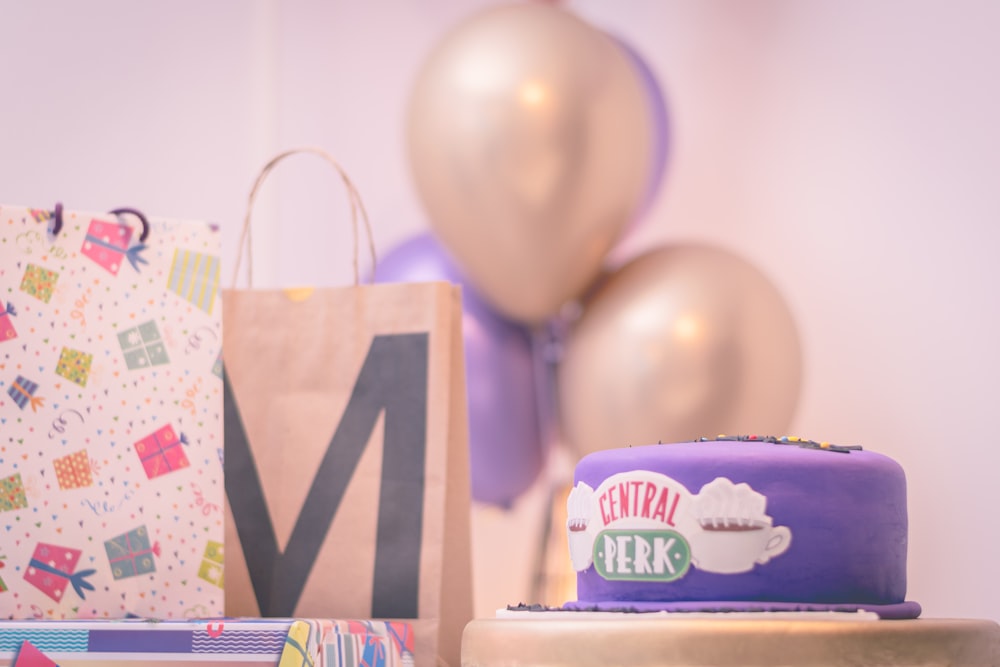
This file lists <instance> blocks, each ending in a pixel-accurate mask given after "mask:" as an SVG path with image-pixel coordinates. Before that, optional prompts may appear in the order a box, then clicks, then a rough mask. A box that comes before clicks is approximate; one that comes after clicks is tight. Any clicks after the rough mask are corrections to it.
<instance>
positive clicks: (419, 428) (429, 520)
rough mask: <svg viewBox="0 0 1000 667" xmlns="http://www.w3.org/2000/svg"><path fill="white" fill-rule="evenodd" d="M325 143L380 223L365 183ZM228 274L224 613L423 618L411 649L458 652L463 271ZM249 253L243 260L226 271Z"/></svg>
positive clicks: (464, 548) (462, 552) (446, 656)
mask: <svg viewBox="0 0 1000 667" xmlns="http://www.w3.org/2000/svg"><path fill="white" fill-rule="evenodd" d="M297 153H312V154H316V155H319V156H320V157H323V158H324V159H325V160H326V161H327V162H329V163H330V164H331V165H333V167H334V168H335V169H337V171H338V173H339V175H340V178H341V180H342V181H343V183H344V184H345V186H346V187H347V190H348V193H349V195H350V201H351V208H352V220H353V222H354V227H355V244H356V245H357V214H358V213H359V212H360V214H361V217H362V219H363V221H364V223H365V228H366V230H367V231H368V239H369V247H370V248H372V256H373V257H374V249H373V244H372V241H371V230H370V228H369V227H368V221H367V217H366V216H365V213H364V208H363V206H362V204H361V200H360V197H359V196H358V194H357V191H356V189H355V188H354V186H353V185H352V184H351V182H350V180H349V179H348V177H347V175H346V174H345V172H344V171H343V170H342V169H341V167H340V166H338V165H337V163H336V162H335V161H334V160H333V159H332V158H331V157H330V156H329V155H328V154H327V153H325V152H323V151H322V150H320V149H315V148H304V149H296V150H292V151H288V152H285V153H282V154H280V155H278V156H277V157H275V158H274V159H273V160H272V161H271V162H270V163H268V164H267V166H265V167H264V169H263V170H262V172H261V174H260V176H259V177H258V179H257V182H256V184H255V185H254V187H253V190H252V191H251V194H250V201H249V204H248V207H247V217H246V220H245V222H244V230H243V237H242V238H241V241H240V253H241V254H242V252H243V250H244V249H245V248H246V247H248V232H249V226H250V213H251V210H252V208H253V201H254V198H255V196H256V193H257V190H258V188H259V187H260V185H261V183H262V182H263V180H264V178H265V177H266V176H267V174H268V173H269V172H270V171H271V170H272V169H273V168H274V166H275V165H276V164H277V163H278V162H279V161H280V160H282V159H284V158H286V157H288V156H289V155H293V154H297ZM356 258H357V251H356V250H355V285H354V286H351V287H339V288H319V289H315V290H311V291H309V290H301V289H298V290H289V291H284V290H265V289H229V290H225V291H224V292H223V296H222V303H223V322H224V329H223V331H224V338H223V356H224V366H225V375H226V377H225V396H224V400H225V415H224V416H225V475H226V495H227V509H226V519H227V525H226V549H225V573H226V574H225V576H226V613H227V614H228V615H233V616H257V615H261V616H265V617H275V616H280V617H287V616H296V617H319V618H385V619H396V620H403V621H407V622H410V623H412V624H413V626H414V630H415V637H416V642H415V654H416V664H417V665H434V664H437V663H444V664H450V665H459V664H460V646H461V633H462V630H463V629H464V627H465V624H466V623H467V622H468V621H469V620H471V618H472V593H471V589H472V583H471V582H472V578H471V561H470V545H469V463H468V420H467V414H466V393H465V369H464V359H463V351H462V350H463V347H462V335H461V301H460V293H459V288H458V287H457V286H454V285H451V284H448V283H422V284H416V283H410V284H403V283H400V284H380V285H358V284H357V259H356ZM238 271H239V262H237V266H236V270H235V271H234V276H233V284H235V282H236V276H237V275H238Z"/></svg>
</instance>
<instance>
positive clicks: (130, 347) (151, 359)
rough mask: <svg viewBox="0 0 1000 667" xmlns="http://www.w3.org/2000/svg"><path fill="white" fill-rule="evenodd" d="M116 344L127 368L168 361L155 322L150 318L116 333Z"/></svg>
mask: <svg viewBox="0 0 1000 667" xmlns="http://www.w3.org/2000/svg"><path fill="white" fill-rule="evenodd" d="M118 344H119V345H120V346H121V348H122V353H123V354H124V355H125V365H126V366H128V368H129V370H135V369H136V368H148V367H149V366H162V365H163V364H167V363H170V358H169V357H168V356H167V346H166V345H164V344H163V340H162V338H161V337H160V330H159V329H158V328H157V327H156V322H154V321H153V320H150V321H148V322H143V323H142V324H140V325H139V326H137V327H132V328H131V329H126V330H125V331H122V332H121V333H119V334H118Z"/></svg>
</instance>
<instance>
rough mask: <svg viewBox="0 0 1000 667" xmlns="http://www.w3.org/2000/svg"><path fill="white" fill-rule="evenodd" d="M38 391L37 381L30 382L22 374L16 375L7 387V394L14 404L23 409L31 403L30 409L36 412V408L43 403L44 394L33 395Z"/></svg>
mask: <svg viewBox="0 0 1000 667" xmlns="http://www.w3.org/2000/svg"><path fill="white" fill-rule="evenodd" d="M36 391H38V383H36V382H32V381H31V380H29V379H28V378H26V377H24V376H23V375H18V376H17V377H16V378H15V379H14V382H13V383H11V385H10V386H9V387H7V395H8V396H10V397H11V398H12V399H13V400H14V404H15V405H16V406H17V407H19V408H21V409H22V410H24V409H25V408H26V407H27V406H28V405H31V411H32V412H37V411H38V408H40V407H42V405H43V404H44V403H45V397H44V396H35V392H36Z"/></svg>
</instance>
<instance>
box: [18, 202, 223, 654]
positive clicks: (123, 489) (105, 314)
mask: <svg viewBox="0 0 1000 667" xmlns="http://www.w3.org/2000/svg"><path fill="white" fill-rule="evenodd" d="M48 215H49V214H48V212H45V211H41V212H40V216H32V215H31V214H30V212H29V210H28V209H27V208H24V207H12V206H4V207H2V211H0V247H3V248H5V249H6V250H4V251H0V255H3V256H4V258H5V259H4V260H0V364H4V363H6V370H3V369H0V418H4V419H5V420H6V421H4V423H3V424H2V425H0V445H3V444H6V445H7V453H6V454H5V453H3V452H0V459H2V461H0V557H2V556H6V557H7V560H6V561H0V562H5V563H6V567H5V568H4V569H0V575H2V577H3V580H4V583H5V584H6V587H7V588H9V590H8V591H7V592H0V618H8V617H10V618H30V617H32V616H43V617H46V618H52V619H72V618H91V617H110V618H117V617H121V616H122V615H124V614H126V613H134V614H138V615H140V616H150V617H156V618H183V617H188V616H190V615H191V610H193V609H200V610H202V611H200V612H198V613H199V615H200V616H202V617H213V616H221V615H222V614H223V613H224V612H225V609H224V605H223V600H224V589H223V588H221V587H220V586H218V585H214V584H212V585H210V583H209V582H207V581H206V580H204V579H202V578H199V577H198V573H199V567H200V566H201V565H202V561H203V554H204V553H205V549H206V543H207V542H208V540H214V541H216V542H218V543H220V544H221V543H222V542H224V527H223V519H222V516H223V510H222V506H223V504H224V495H223V493H222V490H223V478H222V466H221V464H220V461H219V460H218V455H217V452H219V451H220V450H221V447H222V414H221V413H222V400H221V398H222V382H221V380H219V379H218V378H217V376H215V375H213V374H212V373H211V372H210V370H211V367H212V364H213V362H214V361H215V360H216V355H217V352H218V347H219V346H221V308H220V307H219V303H216V307H215V308H214V309H213V312H214V314H211V313H205V312H203V311H202V310H200V309H198V308H196V307H195V306H194V305H192V304H190V303H188V302H187V301H184V300H182V299H181V298H179V297H177V296H176V295H175V294H174V293H173V292H170V291H168V290H167V287H166V284H167V278H168V274H169V272H170V269H171V261H172V259H173V258H174V255H175V251H176V250H177V249H178V248H190V249H191V250H195V251H198V252H201V253H205V254H208V255H219V254H220V252H219V241H220V237H221V234H220V233H219V231H218V230H217V229H215V230H213V229H212V228H211V227H210V226H209V225H207V224H205V223H203V222H195V221H190V222H189V221H177V220H164V219H157V218H152V217H150V218H147V220H148V223H149V236H148V239H147V242H146V244H147V246H148V247H147V248H146V249H145V250H144V251H143V252H142V256H143V258H144V259H145V260H147V262H148V263H147V264H142V263H139V264H138V266H139V268H140V269H141V271H140V272H139V273H138V274H137V273H135V272H134V271H133V269H132V268H131V267H129V266H127V265H126V264H127V262H128V259H127V257H125V255H124V254H122V253H121V252H120V251H121V247H118V248H117V249H116V250H114V251H113V252H111V253H110V255H108V257H111V258H112V259H114V258H117V263H118V264H120V265H121V266H120V267H118V271H117V275H116V274H115V272H114V270H113V269H110V270H109V268H106V267H105V266H103V265H102V264H100V263H99V262H98V261H97V260H96V259H95V257H94V256H93V255H87V254H86V253H83V252H81V251H80V249H81V246H82V245H83V244H84V242H85V241H84V239H85V236H86V234H87V233H88V232H90V231H97V230H96V229H93V230H92V229H90V223H91V221H92V220H93V219H99V220H105V219H106V220H110V221H111V222H115V217H114V216H110V215H108V216H105V215H102V214H90V213H80V212H73V211H64V214H63V227H62V230H61V231H60V233H59V234H58V236H51V235H46V230H45V223H44V222H38V221H36V217H37V218H38V219H39V220H44V219H45V218H46V217H48ZM48 220H49V221H50V222H51V218H48ZM129 225H130V226H131V232H126V233H125V234H124V237H123V238H125V237H127V238H128V246H129V247H131V246H133V245H134V243H135V241H137V240H138V237H139V233H140V232H139V227H138V225H135V224H133V223H132V222H131V221H129ZM107 229H110V230H111V231H115V230H117V227H115V226H110V227H108V228H107ZM8 251H9V253H8V254H5V253H7V252H8ZM7 258H9V259H10V260H11V261H10V262H7V261H6V259H7ZM29 264H33V266H31V267H30V268H28V266H29ZM26 269H27V270H26ZM123 281H124V282H123ZM22 284H23V287H22ZM220 294H221V292H220ZM36 299H37V300H36ZM216 301H217V302H218V301H220V299H219V297H218V296H217V297H216ZM11 302H13V303H11ZM146 323H149V326H148V327H143V328H140V327H141V325H144V324H146ZM154 325H155V327H156V333H158V334H159V339H160V342H162V343H163V348H162V350H163V351H164V352H165V353H166V355H167V358H168V359H169V362H167V363H164V364H162V365H158V364H157V363H156V362H157V361H159V360H160V359H161V357H158V356H157V354H158V353H157V350H156V349H151V348H152V346H153V345H155V344H156V340H155V338H156V336H155V335H150V334H151V333H153V332H152V331H148V330H149V329H151V328H152V327H153V326H154ZM128 329H139V332H138V333H139V336H140V341H141V343H142V345H141V349H139V346H137V347H136V348H126V349H124V350H123V349H122V345H121V341H120V339H119V334H120V333H122V332H123V331H125V330H128ZM12 331H14V332H16V337H15V338H12V339H11V338H10V336H11V333H8V332H12ZM198 331H200V332H201V333H202V334H203V335H204V336H209V335H211V334H209V333H208V332H209V331H211V332H212V333H213V334H215V338H216V339H217V340H216V343H218V345H216V346H213V347H209V346H208V341H207V339H205V341H204V343H203V344H202V345H201V347H194V346H191V345H189V346H188V347H185V340H184V338H185V336H191V335H192V334H193V333H194V332H198ZM144 334H145V335H144ZM143 338H144V339H145V340H143ZM174 338H176V339H177V340H176V343H175V340H174ZM126 342H128V340H127V339H126ZM64 347H65V348H71V350H69V351H66V353H65V355H63V348H64ZM133 349H134V350H135V351H134V354H135V356H136V357H139V355H142V354H145V355H146V358H147V359H149V360H150V363H149V364H148V366H147V367H145V368H141V367H137V368H136V369H135V370H129V369H128V362H127V361H126V359H125V355H126V353H129V352H131V351H132V350H133ZM5 357H6V359H5ZM60 361H62V362H63V363H62V364H61V365H60V364H59V362H60ZM88 364H89V366H88ZM57 366H58V367H59V371H58V373H59V374H58V375H57V374H56V369H57ZM19 375H20V376H21V377H20V378H18V376H19ZM71 378H72V381H71ZM84 383H85V384H84ZM15 385H16V386H15ZM192 391H194V392H196V395H194V396H191V394H187V393H186V392H192ZM185 398H191V399H192V401H191V402H192V403H193V404H194V405H195V407H196V408H197V414H195V413H194V411H192V410H191V409H189V408H188V406H187V405H181V404H182V403H183V402H184V399H185ZM32 399H34V400H32ZM15 406H16V407H15ZM32 407H34V411H33V410H32ZM189 417H190V418H189ZM0 421H3V419H0ZM167 424H171V425H173V428H174V429H176V432H177V434H178V436H179V433H180V431H183V432H184V434H185V436H186V439H187V440H189V442H190V444H189V445H187V446H184V445H183V443H181V444H180V446H177V447H175V449H176V450H177V455H175V454H174V453H173V449H172V448H169V447H168V450H169V451H167V452H165V453H161V454H160V455H159V456H154V457H152V458H155V459H156V460H155V461H153V460H151V461H150V462H149V463H148V466H149V467H148V468H145V467H144V468H140V465H142V461H141V458H140V457H139V455H138V454H136V453H133V452H130V451H128V450H131V449H133V447H134V444H135V443H136V441H138V440H140V439H141V438H143V437H144V436H147V435H149V434H151V433H153V432H154V431H156V430H158V429H160V428H161V427H163V426H164V425H167ZM178 439H179V437H178ZM172 457H175V458H172ZM187 462H189V463H187ZM15 465H16V467H14V466H15ZM185 467H186V468H185ZM171 468H173V469H174V470H175V471H179V472H178V477H177V479H178V483H172V482H173V478H172V477H171V476H170V475H166V476H164V475H162V474H160V476H158V477H155V478H153V479H152V480H150V481H147V479H148V475H147V472H146V470H147V469H148V470H151V471H153V474H158V473H163V472H167V471H170V470H171ZM14 473H19V474H20V477H14ZM8 476H9V477H10V478H11V479H6V478H8ZM5 480H6V482H7V484H5V485H4V484H3V482H4V481H5ZM181 480H183V482H181ZM193 480H196V481H197V482H198V483H199V484H200V487H201V490H202V491H203V494H202V496H200V497H199V499H200V500H203V503H202V504H201V505H195V504H194V501H195V497H194V496H193V495H192V487H193V484H192V483H190V482H192V481H193ZM5 486H6V487H8V488H4V487H5ZM205 508H214V509H211V510H210V511H209V512H208V513H205ZM138 526H144V527H145V529H146V531H147V533H148V535H149V538H150V540H151V541H154V542H159V548H160V550H161V551H162V552H163V553H164V554H165V555H166V554H170V560H169V562H164V561H162V560H161V559H160V558H158V557H156V555H155V552H154V554H153V556H152V558H153V562H154V563H155V569H156V571H155V572H154V573H152V574H146V575H143V576H137V577H131V578H123V579H121V580H118V581H116V580H115V579H114V578H113V573H112V568H111V566H110V564H109V561H108V560H107V559H108V557H107V555H106V553H105V552H106V549H105V547H103V546H102V544H103V543H104V541H105V540H108V539H109V538H112V537H113V536H118V535H122V534H127V532H128V531H130V530H132V529H135V528H136V527H138ZM40 543H41V544H47V545H50V546H51V545H58V546H59V547H64V548H69V547H75V548H76V549H79V550H81V551H82V555H80V557H79V560H78V561H77V562H75V563H74V562H73V561H72V559H71V560H70V562H69V563H65V562H64V561H63V560H60V558H59V557H54V558H52V560H53V561H54V563H48V562H47V561H46V559H44V558H36V559H34V560H38V561H40V562H41V563H42V565H44V566H51V567H53V568H54V569H56V570H57V572H56V573H51V572H46V571H45V570H44V568H39V567H35V568H34V569H33V571H34V572H35V575H34V577H35V578H37V577H41V576H43V575H44V576H45V577H47V578H48V583H40V584H39V585H37V586H36V585H35V584H34V583H31V581H30V580H32V579H33V576H29V577H27V578H26V577H25V571H26V570H27V569H28V566H29V561H30V560H32V556H33V552H34V550H35V549H36V545H38V544H40ZM210 555H211V554H210ZM129 563H130V565H131V564H132V561H129ZM63 565H68V566H67V567H64V566H63ZM168 565H169V568H168ZM74 568H75V569H74ZM89 568H95V569H96V572H95V573H94V575H93V576H90V577H89V578H87V579H86V582H87V583H90V584H92V585H93V586H94V589H95V590H93V591H89V590H87V589H85V588H81V591H82V592H83V593H85V594H86V598H85V600H83V601H81V600H80V598H79V597H78V595H77V594H75V593H74V592H73V591H74V589H73V588H72V587H71V584H70V583H67V579H68V578H69V577H72V576H73V575H75V574H77V572H78V571H79V570H84V569H89ZM209 576H212V575H210V574H209ZM151 578H155V579H156V582H155V583H156V585H155V586H154V587H153V588H155V589H156V594H155V595H152V594H150V592H149V591H147V592H146V595H145V597H140V596H139V595H133V594H131V593H132V591H134V590H135V587H136V585H144V584H145V583H146V582H147V581H150V580H151ZM39 581H40V580H39ZM60 590H64V592H63V593H62V594H61V595H54V592H55V593H58V592H59V591H60ZM123 594H125V596H126V597H125V598H124V599H123V598H122V595H123ZM63 597H64V598H65V600H62V602H61V603H60V602H56V601H58V600H60V598H63ZM0 664H4V662H3V660H2V659H0Z"/></svg>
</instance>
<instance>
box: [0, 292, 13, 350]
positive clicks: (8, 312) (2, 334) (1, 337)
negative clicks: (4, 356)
mask: <svg viewBox="0 0 1000 667" xmlns="http://www.w3.org/2000/svg"><path fill="white" fill-rule="evenodd" d="M14 317H17V310H16V309H15V308H14V304H12V303H11V302H9V301H8V302H7V304H6V305H4V302H3V301H0V343H2V342H4V341H6V340H12V339H14V338H17V331H16V330H15V329H14V322H13V318H14Z"/></svg>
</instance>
